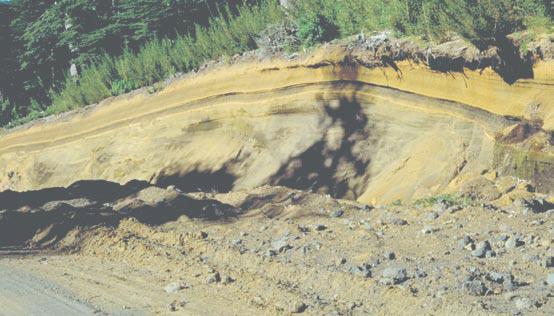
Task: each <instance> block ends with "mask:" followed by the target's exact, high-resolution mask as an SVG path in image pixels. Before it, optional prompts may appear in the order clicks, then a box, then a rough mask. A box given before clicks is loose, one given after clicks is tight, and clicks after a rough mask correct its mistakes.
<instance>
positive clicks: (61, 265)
mask: <svg viewBox="0 0 554 316" xmlns="http://www.w3.org/2000/svg"><path fill="white" fill-rule="evenodd" d="M108 187H109V188H110V190H106V191H105V192H104V193H103V194H101V195H100V196H99V195H98V194H94V193H95V192H101V191H98V190H100V188H108ZM464 188H465V189H463V190H462V191H460V192H459V193H460V194H461V197H456V198H455V197H454V196H443V197H442V198H437V199H428V200H422V201H418V202H415V203H411V204H409V205H400V204H399V203H395V204H391V205H382V206H368V205H365V204H359V203H356V202H352V201H347V200H337V199H333V198H331V197H330V196H328V195H323V194H317V193H310V192H308V191H299V190H292V189H288V188H284V187H271V186H264V187H260V188H257V189H254V190H248V191H235V192H230V193H188V194H184V193H181V192H179V191H178V190H177V189H175V188H173V187H169V188H167V189H164V188H158V187H151V186H148V185H147V184H145V183H141V182H136V183H131V184H128V185H125V186H119V185H115V184H110V183H106V182H84V183H79V184H76V185H74V186H72V187H70V188H69V189H64V190H62V189H60V190H59V191H49V192H48V193H49V194H46V195H45V194H42V193H44V192H41V191H38V192H34V193H13V192H12V193H1V194H2V195H0V197H7V196H8V194H11V195H10V200H11V201H14V202H13V203H12V205H10V206H9V209H7V210H4V211H2V212H1V213H0V232H5V231H8V230H9V229H10V227H14V225H16V224H17V227H20V228H25V229H20V231H19V234H18V235H17V238H11V239H10V238H8V237H6V235H3V236H2V238H1V240H2V242H3V244H2V247H4V248H10V249H13V248H19V249H21V248H23V249H31V248H35V249H51V250H54V251H56V252H58V254H57V255H55V256H40V257H36V256H31V257H27V258H23V259H22V258H15V257H9V258H7V259H2V260H0V262H1V263H2V264H3V265H4V267H6V266H8V267H12V268H14V269H15V268H17V269H27V270H28V271H32V273H34V274H36V275H40V276H42V277H45V278H49V279H51V280H53V282H56V283H57V284H60V286H63V287H67V288H68V289H69V290H71V291H72V292H73V293H74V294H75V295H76V296H78V297H79V299H80V300H83V301H85V302H87V304H89V305H90V306H94V308H95V309H96V310H97V312H98V313H108V314H118V313H123V314H125V313H127V314H141V313H143V314H171V313H177V314H183V315H248V314H250V315H254V314H257V315H279V314H282V315H286V314H291V313H305V314H309V315H367V314H382V315H385V314H387V315H389V314H395V315H414V314H440V315H444V314H449V315H476V314H477V315H478V314H483V315H485V314H486V315H490V314H532V315H549V314H551V312H552V310H553V309H554V304H553V302H552V295H553V282H554V280H553V274H552V266H553V253H552V236H553V234H552V230H553V228H554V227H553V223H552V220H551V218H552V209H554V206H553V205H552V204H551V203H550V202H552V201H551V199H549V197H548V196H543V195H540V194H535V193H532V192H530V191H532V188H531V187H530V186H529V185H528V184H526V183H521V181H518V180H517V179H514V178H496V179H487V178H485V177H483V178H480V179H477V180H474V181H473V182H471V183H468V185H466V186H465V187H464ZM464 190H465V191H464ZM56 192H57V193H56ZM106 192H111V194H108V193H106ZM52 197H56V198H57V200H52ZM101 197H103V198H101ZM550 198H551V197H550ZM16 201H20V202H16ZM24 201H25V202H24ZM27 228H28V229H27ZM12 231H13V229H12ZM43 257H44V258H43ZM41 258H43V259H41Z"/></svg>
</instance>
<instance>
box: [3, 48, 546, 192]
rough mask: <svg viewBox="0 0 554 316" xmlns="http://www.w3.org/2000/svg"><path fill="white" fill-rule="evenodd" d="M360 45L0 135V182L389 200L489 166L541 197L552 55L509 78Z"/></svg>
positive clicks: (454, 183) (448, 185)
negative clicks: (530, 185) (295, 191)
mask: <svg viewBox="0 0 554 316" xmlns="http://www.w3.org/2000/svg"><path fill="white" fill-rule="evenodd" d="M363 43H365V42H363ZM363 43H361V44H360V43H355V44H351V43H350V44H335V45H330V46H324V47H322V48H320V49H319V50H317V51H315V52H313V53H311V54H309V55H306V56H303V57H299V58H294V59H286V58H284V57H281V58H278V57H275V58H272V59H266V60H259V59H256V58H254V57H251V56H250V57H244V58H243V59H244V60H243V61H237V63H236V64H234V65H230V66H225V65H221V66H218V67H212V68H210V70H207V71H203V72H201V73H200V74H198V75H192V76H189V77H187V78H186V79H184V80H180V81H176V82H174V83H173V84H171V85H170V86H168V87H167V88H166V89H164V90H163V91H161V92H159V93H157V94H155V95H147V94H143V93H138V94H136V93H135V94H132V95H129V96H126V97H120V98H116V99H114V100H110V101H107V102H106V104H105V105H103V106H100V107H95V108H92V109H90V110H88V111H85V112H84V113H81V114H75V115H69V116H66V117H65V118H64V119H59V120H56V121H53V122H49V123H39V124H35V125H33V126H32V127H29V128H23V129H19V130H15V131H12V132H9V133H7V134H5V135H3V136H1V137H0V188H2V189H12V190H20V191H21V190H29V189H39V188H47V187H52V186H67V185H69V184H71V183H73V182H75V181H78V180H83V179H104V180H109V181H116V182H120V183H125V182H127V181H130V180H133V179H139V180H145V181H150V182H152V183H158V184H161V185H168V184H175V185H177V186H179V187H180V188H181V189H183V190H186V191H191V190H196V189H198V188H200V189H205V190H207V189H215V190H218V191H228V190H231V189H242V188H252V187H256V186H259V185H263V184H276V185H286V186H289V187H293V188H299V189H311V190H315V191H318V192H323V193H330V194H332V195H333V196H334V197H339V198H349V199H357V200H359V201H362V202H391V201H395V200H397V199H401V200H406V201H407V200H410V199H414V198H421V197H426V196H430V195H433V194H438V193H441V192H448V191H450V190H456V189H457V188H458V187H459V186H460V184H462V183H464V182H465V181H466V180H467V179H471V178H474V177H475V176H477V175H479V174H481V173H483V172H486V171H487V170H493V169H498V170H499V171H500V172H501V173H502V174H506V175H508V174H513V175H517V176H519V177H522V178H527V179H531V180H533V181H534V182H535V183H536V185H537V187H538V188H539V190H541V191H550V190H552V188H553V186H554V183H553V180H552V179H553V178H554V177H553V176H552V175H553V174H554V167H553V160H552V159H553V151H552V145H551V144H552V130H553V129H554V103H553V102H554V101H553V100H554V88H553V87H554V76H553V73H554V71H552V70H553V65H554V63H552V61H538V62H536V63H535V64H534V65H533V67H532V68H531V69H530V71H531V75H532V76H531V77H530V78H527V77H529V76H523V77H522V78H519V79H518V80H516V81H515V82H514V83H508V82H506V80H505V79H506V78H505V77H502V76H501V75H502V72H501V71H499V70H498V69H496V68H495V67H494V63H493V62H492V61H491V60H490V58H489V57H487V56H480V57H479V58H477V59H475V60H471V59H470V57H471V56H473V55H472V54H473V53H470V52H468V51H467V50H468V48H467V47H465V48H464V47H463V46H462V47H461V48H460V43H457V44H456V43H454V44H451V46H452V47H446V48H445V47H437V48H436V49H435V50H434V51H432V52H431V53H432V54H431V56H436V58H435V59H432V60H431V61H429V60H428V61H427V62H423V61H420V62H419V63H417V62H416V60H419V59H422V58H423V57H425V56H424V55H421V56H420V54H419V53H418V51H412V50H410V47H408V46H406V45H407V44H405V43H404V44H402V45H404V46H401V43H396V42H393V43H390V42H386V43H387V44H382V45H380V46H379V45H378V46H377V48H379V49H377V50H375V49H372V48H370V47H369V46H368V47H365V46H364V45H363ZM397 46H398V47H399V48H395V47H397ZM371 47H375V45H374V46H371ZM391 47H392V48H395V50H392V51H391V49H392V48H391ZM444 52H449V54H446V53H444ZM452 52H454V53H452ZM418 54H419V55H418ZM391 56H392V57H391ZM437 56H438V57H437ZM385 57H386V58H385ZM388 57H391V58H388ZM441 58H442V59H441ZM487 58H489V59H487ZM441 60H442V62H441ZM459 60H462V62H461V66H459V65H458V64H460V62H459ZM447 62H450V63H451V65H454V66H456V65H457V66H456V67H458V68H456V67H454V69H445V68H444V67H442V66H444V64H448V63H447ZM479 63H483V65H484V67H485V68H482V69H480V68H476V65H479ZM441 65H442V66H441ZM464 65H466V66H467V67H465V68H464ZM487 65H490V66H487ZM468 67H469V68H468ZM472 69H473V70H472ZM527 70H529V69H527ZM526 73H527V72H526ZM527 74H528V73H527Z"/></svg>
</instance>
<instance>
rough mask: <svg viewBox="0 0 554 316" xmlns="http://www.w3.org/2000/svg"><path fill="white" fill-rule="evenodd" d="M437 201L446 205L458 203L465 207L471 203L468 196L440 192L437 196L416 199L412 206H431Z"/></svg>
mask: <svg viewBox="0 0 554 316" xmlns="http://www.w3.org/2000/svg"><path fill="white" fill-rule="evenodd" d="M437 203H445V204H446V205H448V206H453V205H460V206H464V207H466V206H470V205H471V204H472V201H471V199H469V198H468V197H463V196H461V195H458V194H440V195H437V196H432V197H428V198H423V199H419V200H416V201H415V202H414V206H416V207H423V208H424V207H430V206H433V205H435V204H437Z"/></svg>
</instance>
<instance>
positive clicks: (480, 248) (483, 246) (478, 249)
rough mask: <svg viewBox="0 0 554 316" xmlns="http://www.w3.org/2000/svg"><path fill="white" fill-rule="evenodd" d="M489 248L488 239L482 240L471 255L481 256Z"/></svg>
mask: <svg viewBox="0 0 554 316" xmlns="http://www.w3.org/2000/svg"><path fill="white" fill-rule="evenodd" d="M489 250H491V245H490V243H489V241H488V240H484V241H482V242H480V243H478V244H477V246H476V247H475V250H473V251H472V252H471V255H472V256H474V257H477V258H483V257H484V256H485V255H486V253H487V251H489Z"/></svg>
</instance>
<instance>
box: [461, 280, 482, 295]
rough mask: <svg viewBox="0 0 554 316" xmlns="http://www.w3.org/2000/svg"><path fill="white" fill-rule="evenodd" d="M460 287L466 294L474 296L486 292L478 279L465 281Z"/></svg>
mask: <svg viewBox="0 0 554 316" xmlns="http://www.w3.org/2000/svg"><path fill="white" fill-rule="evenodd" d="M462 287H463V289H464V290H465V291H466V292H467V293H468V294H471V295H474V296H483V295H485V294H486V293H487V287H486V286H485V284H484V283H483V282H481V281H479V280H473V281H469V280H468V281H465V282H464V283H463V286H462Z"/></svg>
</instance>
